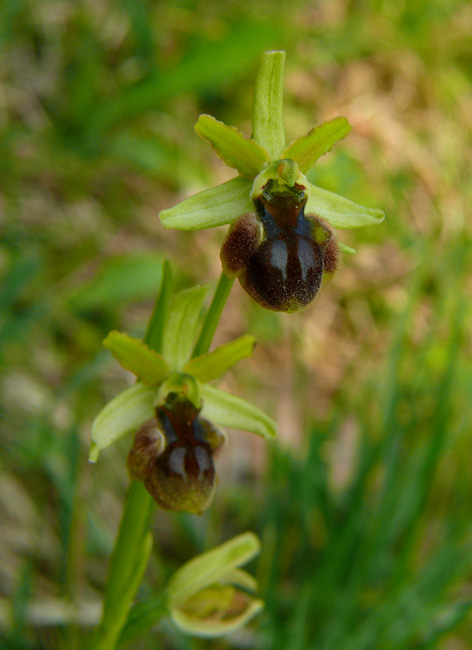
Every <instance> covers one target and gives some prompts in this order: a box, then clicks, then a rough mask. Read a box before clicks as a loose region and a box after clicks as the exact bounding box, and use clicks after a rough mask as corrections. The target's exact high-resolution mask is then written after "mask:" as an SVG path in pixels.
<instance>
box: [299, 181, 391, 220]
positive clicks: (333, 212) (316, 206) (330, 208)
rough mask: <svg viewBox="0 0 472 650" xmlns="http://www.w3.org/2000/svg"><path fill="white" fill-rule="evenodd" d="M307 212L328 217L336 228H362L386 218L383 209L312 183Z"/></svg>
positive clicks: (324, 217) (323, 217)
mask: <svg viewBox="0 0 472 650" xmlns="http://www.w3.org/2000/svg"><path fill="white" fill-rule="evenodd" d="M305 212H306V214H310V213H314V214H315V215H317V216H318V217H321V218H322V219H326V221H328V222H329V223H330V224H331V225H332V226H334V227H335V228H361V227H362V226H371V225H373V224H376V223H381V222H382V221H383V220H384V219H385V213H384V212H383V211H382V210H378V209H377V208H365V207H364V206H362V205H359V204H357V203H354V202H353V201H350V200H349V199H345V198H344V197H343V196H340V195H339V194H334V192H328V190H323V189H322V188H321V187H318V186H316V185H312V183H310V196H309V197H308V202H307V204H306V208H305Z"/></svg>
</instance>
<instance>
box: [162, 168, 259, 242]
mask: <svg viewBox="0 0 472 650" xmlns="http://www.w3.org/2000/svg"><path fill="white" fill-rule="evenodd" d="M251 188H252V181H250V180H249V179H248V178H243V177H242V176H237V177H236V178H232V179H231V180H230V181H227V182H226V183H222V184H221V185H217V186H216V187H212V188H211V189H210V190H204V191H203V192H199V193H198V194H194V195H193V196H190V197H189V198H188V199H185V200H184V201H181V202H180V203H177V205H174V207H173V208H169V210H162V212H161V213H160V215H159V218H160V220H161V222H162V225H163V226H164V228H178V229H179V230H200V229H202V228H215V227H216V226H224V225H226V224H229V223H233V221H234V220H235V219H237V218H238V217H239V216H241V215H242V214H244V213H245V212H252V211H253V210H254V206H253V204H252V202H251V199H250V196H249V195H250V192H251Z"/></svg>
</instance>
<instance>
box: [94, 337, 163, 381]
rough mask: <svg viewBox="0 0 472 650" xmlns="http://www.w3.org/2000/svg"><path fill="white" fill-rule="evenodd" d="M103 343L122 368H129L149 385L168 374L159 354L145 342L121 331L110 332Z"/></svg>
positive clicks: (161, 379)
mask: <svg viewBox="0 0 472 650" xmlns="http://www.w3.org/2000/svg"><path fill="white" fill-rule="evenodd" d="M103 345H104V346H105V347H106V348H107V349H108V350H110V352H111V353H112V355H113V356H114V357H115V359H117V360H118V361H119V362H120V364H121V365H122V366H123V368H126V370H130V371H131V372H132V373H134V374H135V375H136V376H137V377H138V378H139V379H141V381H143V382H144V383H145V384H148V385H149V386H158V385H159V384H160V383H162V381H163V380H164V379H165V377H166V376H167V375H168V374H169V366H168V365H167V363H166V362H165V360H164V359H163V358H162V356H161V355H160V354H158V353H157V352H154V350H151V349H150V348H149V347H148V346H147V345H146V343H143V341H141V340H140V339H135V338H133V337H131V336H128V334H124V333H123V332H116V331H115V332H110V333H109V334H108V336H107V337H106V339H105V340H104V341H103Z"/></svg>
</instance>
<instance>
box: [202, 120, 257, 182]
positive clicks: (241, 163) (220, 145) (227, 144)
mask: <svg viewBox="0 0 472 650" xmlns="http://www.w3.org/2000/svg"><path fill="white" fill-rule="evenodd" d="M195 132H196V133H197V135H199V136H200V137H201V138H205V139H206V140H209V141H210V143H211V146H212V147H213V149H214V150H215V151H216V153H217V154H218V156H219V157H220V158H221V159H222V160H223V162H225V163H226V164H227V165H228V166H229V167H232V168H233V169H237V170H238V172H239V173H240V174H242V175H243V176H247V177H248V178H254V176H257V174H258V173H259V172H260V171H261V169H262V168H263V166H264V165H265V164H266V163H267V162H269V154H268V153H267V151H265V149H263V148H262V147H261V146H260V145H258V144H257V142H255V141H254V140H246V138H245V137H244V136H243V134H242V133H241V131H238V129H236V128H235V127H234V126H227V125H226V124H224V123H223V122H220V121H218V120H216V119H215V118H214V117H212V116H211V115H200V117H199V118H198V122H197V123H196V124H195Z"/></svg>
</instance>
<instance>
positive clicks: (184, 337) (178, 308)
mask: <svg viewBox="0 0 472 650" xmlns="http://www.w3.org/2000/svg"><path fill="white" fill-rule="evenodd" d="M207 292H208V286H204V287H199V286H196V287H192V288H191V289H185V290H184V291H179V293H177V294H175V296H174V297H173V298H172V300H171V303H170V305H169V313H168V316H167V321H166V324H165V327H164V339H163V345H162V352H163V356H164V358H165V360H166V361H167V363H168V364H169V366H170V368H171V370H172V371H180V370H182V367H183V366H184V364H185V363H186V361H188V359H189V358H190V355H191V354H192V349H193V345H194V343H195V338H196V336H197V328H198V324H199V320H200V315H201V311H202V306H203V301H204V300H205V296H206V294H207Z"/></svg>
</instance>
